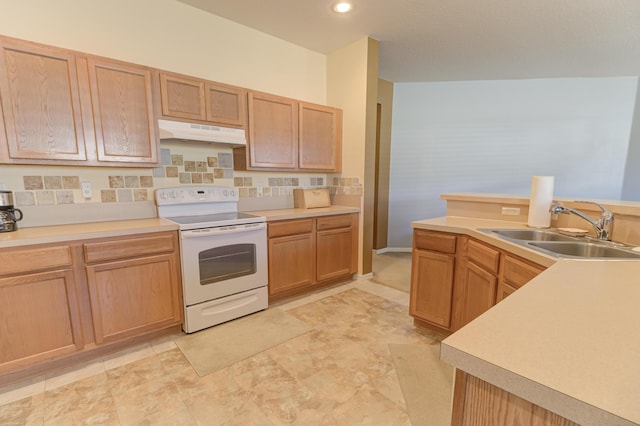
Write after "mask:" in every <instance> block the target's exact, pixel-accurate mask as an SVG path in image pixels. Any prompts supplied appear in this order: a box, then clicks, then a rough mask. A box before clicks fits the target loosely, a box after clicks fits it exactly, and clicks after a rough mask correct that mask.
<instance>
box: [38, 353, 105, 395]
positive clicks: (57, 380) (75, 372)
mask: <svg viewBox="0 0 640 426" xmlns="http://www.w3.org/2000/svg"><path fill="white" fill-rule="evenodd" d="M104 371H105V369H104V362H103V361H102V359H98V360H95V361H90V362H86V363H83V364H80V365H77V366H74V367H72V368H69V369H66V370H63V371H59V372H56V373H55V374H51V375H47V376H46V378H45V383H44V387H45V391H49V390H53V389H56V388H59V387H60V386H64V385H68V384H70V383H74V382H77V381H79V380H82V379H86V378H87V377H91V376H95V375H97V374H100V373H104Z"/></svg>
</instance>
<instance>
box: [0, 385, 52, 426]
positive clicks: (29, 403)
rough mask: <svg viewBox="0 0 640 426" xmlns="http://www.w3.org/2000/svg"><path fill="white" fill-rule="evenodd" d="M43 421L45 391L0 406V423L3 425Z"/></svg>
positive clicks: (41, 422) (39, 422)
mask: <svg viewBox="0 0 640 426" xmlns="http://www.w3.org/2000/svg"><path fill="white" fill-rule="evenodd" d="M43 422H44V394H43V393H40V394H38V395H35V396H29V397H26V398H23V399H21V400H19V401H13V402H10V403H7V404H4V405H1V406H0V424H2V425H3V426H9V425H11V426H14V425H15V426H18V425H42V424H43Z"/></svg>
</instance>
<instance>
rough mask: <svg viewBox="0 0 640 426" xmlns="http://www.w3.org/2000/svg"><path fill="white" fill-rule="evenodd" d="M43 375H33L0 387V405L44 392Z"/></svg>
mask: <svg viewBox="0 0 640 426" xmlns="http://www.w3.org/2000/svg"><path fill="white" fill-rule="evenodd" d="M44 382H45V376H38V377H34V378H33V379H30V380H25V381H22V382H19V383H15V384H12V385H8V386H3V387H1V388H0V406H2V405H5V404H10V403H12V402H16V401H20V400H22V399H25V398H29V397H31V396H34V395H38V394H40V393H42V392H44V386H45V385H44Z"/></svg>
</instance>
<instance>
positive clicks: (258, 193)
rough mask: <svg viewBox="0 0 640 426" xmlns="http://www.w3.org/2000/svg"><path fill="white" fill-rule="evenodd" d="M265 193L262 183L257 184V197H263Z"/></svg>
mask: <svg viewBox="0 0 640 426" xmlns="http://www.w3.org/2000/svg"><path fill="white" fill-rule="evenodd" d="M263 193H264V190H263V186H262V184H261V183H258V184H256V195H257V196H258V197H262V195H263Z"/></svg>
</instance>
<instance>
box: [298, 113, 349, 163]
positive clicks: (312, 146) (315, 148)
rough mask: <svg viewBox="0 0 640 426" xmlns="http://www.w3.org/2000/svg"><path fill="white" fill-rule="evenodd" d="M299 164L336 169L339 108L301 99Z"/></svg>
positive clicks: (339, 156)
mask: <svg viewBox="0 0 640 426" xmlns="http://www.w3.org/2000/svg"><path fill="white" fill-rule="evenodd" d="M299 116H300V122H299V123H300V128H299V132H300V133H299V134H300V136H299V150H300V152H299V158H298V168H300V169H304V170H322V171H327V172H339V171H340V169H341V160H342V111H341V110H339V109H336V108H331V107H327V106H322V105H314V104H308V103H303V102H300V106H299Z"/></svg>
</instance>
